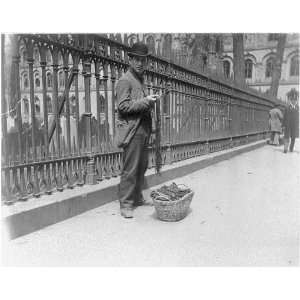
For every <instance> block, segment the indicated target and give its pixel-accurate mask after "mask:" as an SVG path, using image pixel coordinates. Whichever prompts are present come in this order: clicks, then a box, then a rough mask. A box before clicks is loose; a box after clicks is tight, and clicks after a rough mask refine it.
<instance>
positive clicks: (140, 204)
mask: <svg viewBox="0 0 300 300" xmlns="http://www.w3.org/2000/svg"><path fill="white" fill-rule="evenodd" d="M145 204H146V200H145V199H141V200H139V201H135V202H134V206H135V207H138V206H143V205H145Z"/></svg>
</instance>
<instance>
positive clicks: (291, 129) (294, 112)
mask: <svg viewBox="0 0 300 300" xmlns="http://www.w3.org/2000/svg"><path fill="white" fill-rule="evenodd" d="M283 126H284V136H285V137H286V138H289V137H291V138H298V137H299V105H298V104H296V105H295V106H292V105H291V104H289V105H288V106H287V108H286V109H285V112H284V119H283Z"/></svg>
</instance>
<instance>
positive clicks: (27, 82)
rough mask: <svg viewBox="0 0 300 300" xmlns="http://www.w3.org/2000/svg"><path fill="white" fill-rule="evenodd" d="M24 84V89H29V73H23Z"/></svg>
mask: <svg viewBox="0 0 300 300" xmlns="http://www.w3.org/2000/svg"><path fill="white" fill-rule="evenodd" d="M23 86H24V89H27V88H28V86H29V81H28V75H27V74H24V75H23Z"/></svg>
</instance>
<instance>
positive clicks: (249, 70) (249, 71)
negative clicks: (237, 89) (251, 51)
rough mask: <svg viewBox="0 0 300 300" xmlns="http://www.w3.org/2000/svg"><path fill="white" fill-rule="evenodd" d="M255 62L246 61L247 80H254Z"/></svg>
mask: <svg viewBox="0 0 300 300" xmlns="http://www.w3.org/2000/svg"><path fill="white" fill-rule="evenodd" d="M252 69H253V62H252V60H251V59H246V61H245V78H252Z"/></svg>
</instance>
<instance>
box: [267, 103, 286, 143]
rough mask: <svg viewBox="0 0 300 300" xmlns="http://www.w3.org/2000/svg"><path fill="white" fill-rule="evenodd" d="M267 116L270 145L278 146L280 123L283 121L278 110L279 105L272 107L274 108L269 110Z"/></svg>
mask: <svg viewBox="0 0 300 300" xmlns="http://www.w3.org/2000/svg"><path fill="white" fill-rule="evenodd" d="M269 115H270V120H269V122H270V131H271V140H270V145H275V146H279V135H280V133H281V132H282V127H281V121H282V119H283V114H282V112H281V110H280V109H279V104H275V105H274V108H272V109H271V110H270V113H269Z"/></svg>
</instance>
